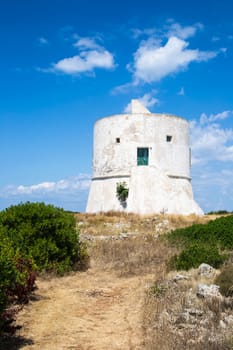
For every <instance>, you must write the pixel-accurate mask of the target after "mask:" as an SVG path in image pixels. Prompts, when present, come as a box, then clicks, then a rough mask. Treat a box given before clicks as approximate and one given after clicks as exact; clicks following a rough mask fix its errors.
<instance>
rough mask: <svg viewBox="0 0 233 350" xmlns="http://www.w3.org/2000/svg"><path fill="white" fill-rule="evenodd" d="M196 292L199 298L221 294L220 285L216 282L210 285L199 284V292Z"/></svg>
mask: <svg viewBox="0 0 233 350" xmlns="http://www.w3.org/2000/svg"><path fill="white" fill-rule="evenodd" d="M196 294H197V296H198V297H199V298H206V297H219V296H221V294H220V292H219V286H217V285H216V284H211V285H209V286H208V285H207V284H202V283H200V284H198V286H197V293H196Z"/></svg>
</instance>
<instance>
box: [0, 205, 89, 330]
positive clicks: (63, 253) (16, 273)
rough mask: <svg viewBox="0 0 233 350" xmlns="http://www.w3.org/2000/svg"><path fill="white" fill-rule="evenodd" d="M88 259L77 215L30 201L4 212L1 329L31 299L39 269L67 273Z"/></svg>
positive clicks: (0, 251) (0, 239)
mask: <svg viewBox="0 0 233 350" xmlns="http://www.w3.org/2000/svg"><path fill="white" fill-rule="evenodd" d="M87 262H88V255H87V251H86V248H85V246H84V245H83V244H81V243H80V241H79V235H78V232H77V231H76V220H75V218H74V215H73V214H71V213H67V212H65V211H64V210H63V209H60V208H56V207H54V206H52V205H45V204H44V203H29V202H27V203H24V204H23V203H21V204H19V205H16V206H11V207H9V208H7V209H6V210H4V211H2V212H0V332H1V331H3V330H4V329H5V328H6V326H7V325H10V324H11V323H12V321H13V320H14V317H15V314H16V312H17V310H18V307H17V306H16V305H19V304H23V303H25V302H27V301H28V300H29V296H30V294H31V292H32V290H33V289H34V287H35V279H36V271H55V272H57V273H59V274H63V273H64V272H65V271H69V270H70V269H74V268H84V267H86V265H87Z"/></svg>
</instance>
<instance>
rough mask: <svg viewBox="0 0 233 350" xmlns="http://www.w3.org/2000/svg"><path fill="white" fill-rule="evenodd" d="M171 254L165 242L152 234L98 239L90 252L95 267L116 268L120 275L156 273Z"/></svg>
mask: <svg viewBox="0 0 233 350" xmlns="http://www.w3.org/2000/svg"><path fill="white" fill-rule="evenodd" d="M170 254H171V252H170V250H169V248H168V247H167V246H166V244H165V243H164V242H162V241H161V240H159V239H157V238H155V237H154V236H150V235H147V236H137V237H131V238H126V239H121V240H107V241H106V240H98V241H96V242H95V244H94V245H93V246H92V247H91V252H90V255H91V257H92V261H93V262H92V264H93V263H94V264H95V267H97V268H99V269H103V270H115V271H116V272H117V274H118V275H120V276H127V275H140V274H148V273H154V272H155V271H156V270H157V269H158V267H161V265H163V264H164V261H165V260H166V259H167V258H168V257H169V256H170Z"/></svg>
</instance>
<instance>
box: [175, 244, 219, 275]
mask: <svg viewBox="0 0 233 350" xmlns="http://www.w3.org/2000/svg"><path fill="white" fill-rule="evenodd" d="M224 260H225V255H221V254H219V251H218V248H217V247H216V246H215V245H212V246H209V245H205V244H197V243H196V244H191V245H190V246H189V247H187V248H186V249H184V250H182V252H181V253H180V254H179V255H175V256H173V257H172V258H171V260H170V262H169V267H170V268H171V269H176V270H189V269H191V268H192V267H193V268H196V267H198V266H199V265H200V264H202V263H206V264H209V265H211V266H213V267H215V268H218V267H219V266H220V265H221V264H222V263H223V262H224Z"/></svg>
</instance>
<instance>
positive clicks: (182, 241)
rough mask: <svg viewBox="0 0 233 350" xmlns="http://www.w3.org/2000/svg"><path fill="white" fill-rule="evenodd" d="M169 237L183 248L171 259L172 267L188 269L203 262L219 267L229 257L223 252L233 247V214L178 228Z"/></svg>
mask: <svg viewBox="0 0 233 350" xmlns="http://www.w3.org/2000/svg"><path fill="white" fill-rule="evenodd" d="M167 237H168V240H169V242H170V243H171V244H173V245H176V246H178V247H179V248H181V253H180V254H179V255H176V256H175V257H173V258H172V259H171V260H170V262H169V267H170V268H176V269H185V270H187V269H189V268H191V267H197V266H198V265H199V264H201V263H207V264H210V265H212V266H213V267H216V268H217V267H219V266H221V264H222V263H223V262H224V261H225V260H226V259H227V257H228V255H227V254H226V253H225V254H223V253H222V252H223V251H224V252H225V251H227V250H231V249H232V248H233V215H229V216H226V217H221V218H218V219H216V220H213V221H210V222H208V223H207V224H196V225H192V226H190V227H187V228H182V229H178V230H175V231H172V232H170V233H169V234H168V236H167Z"/></svg>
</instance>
